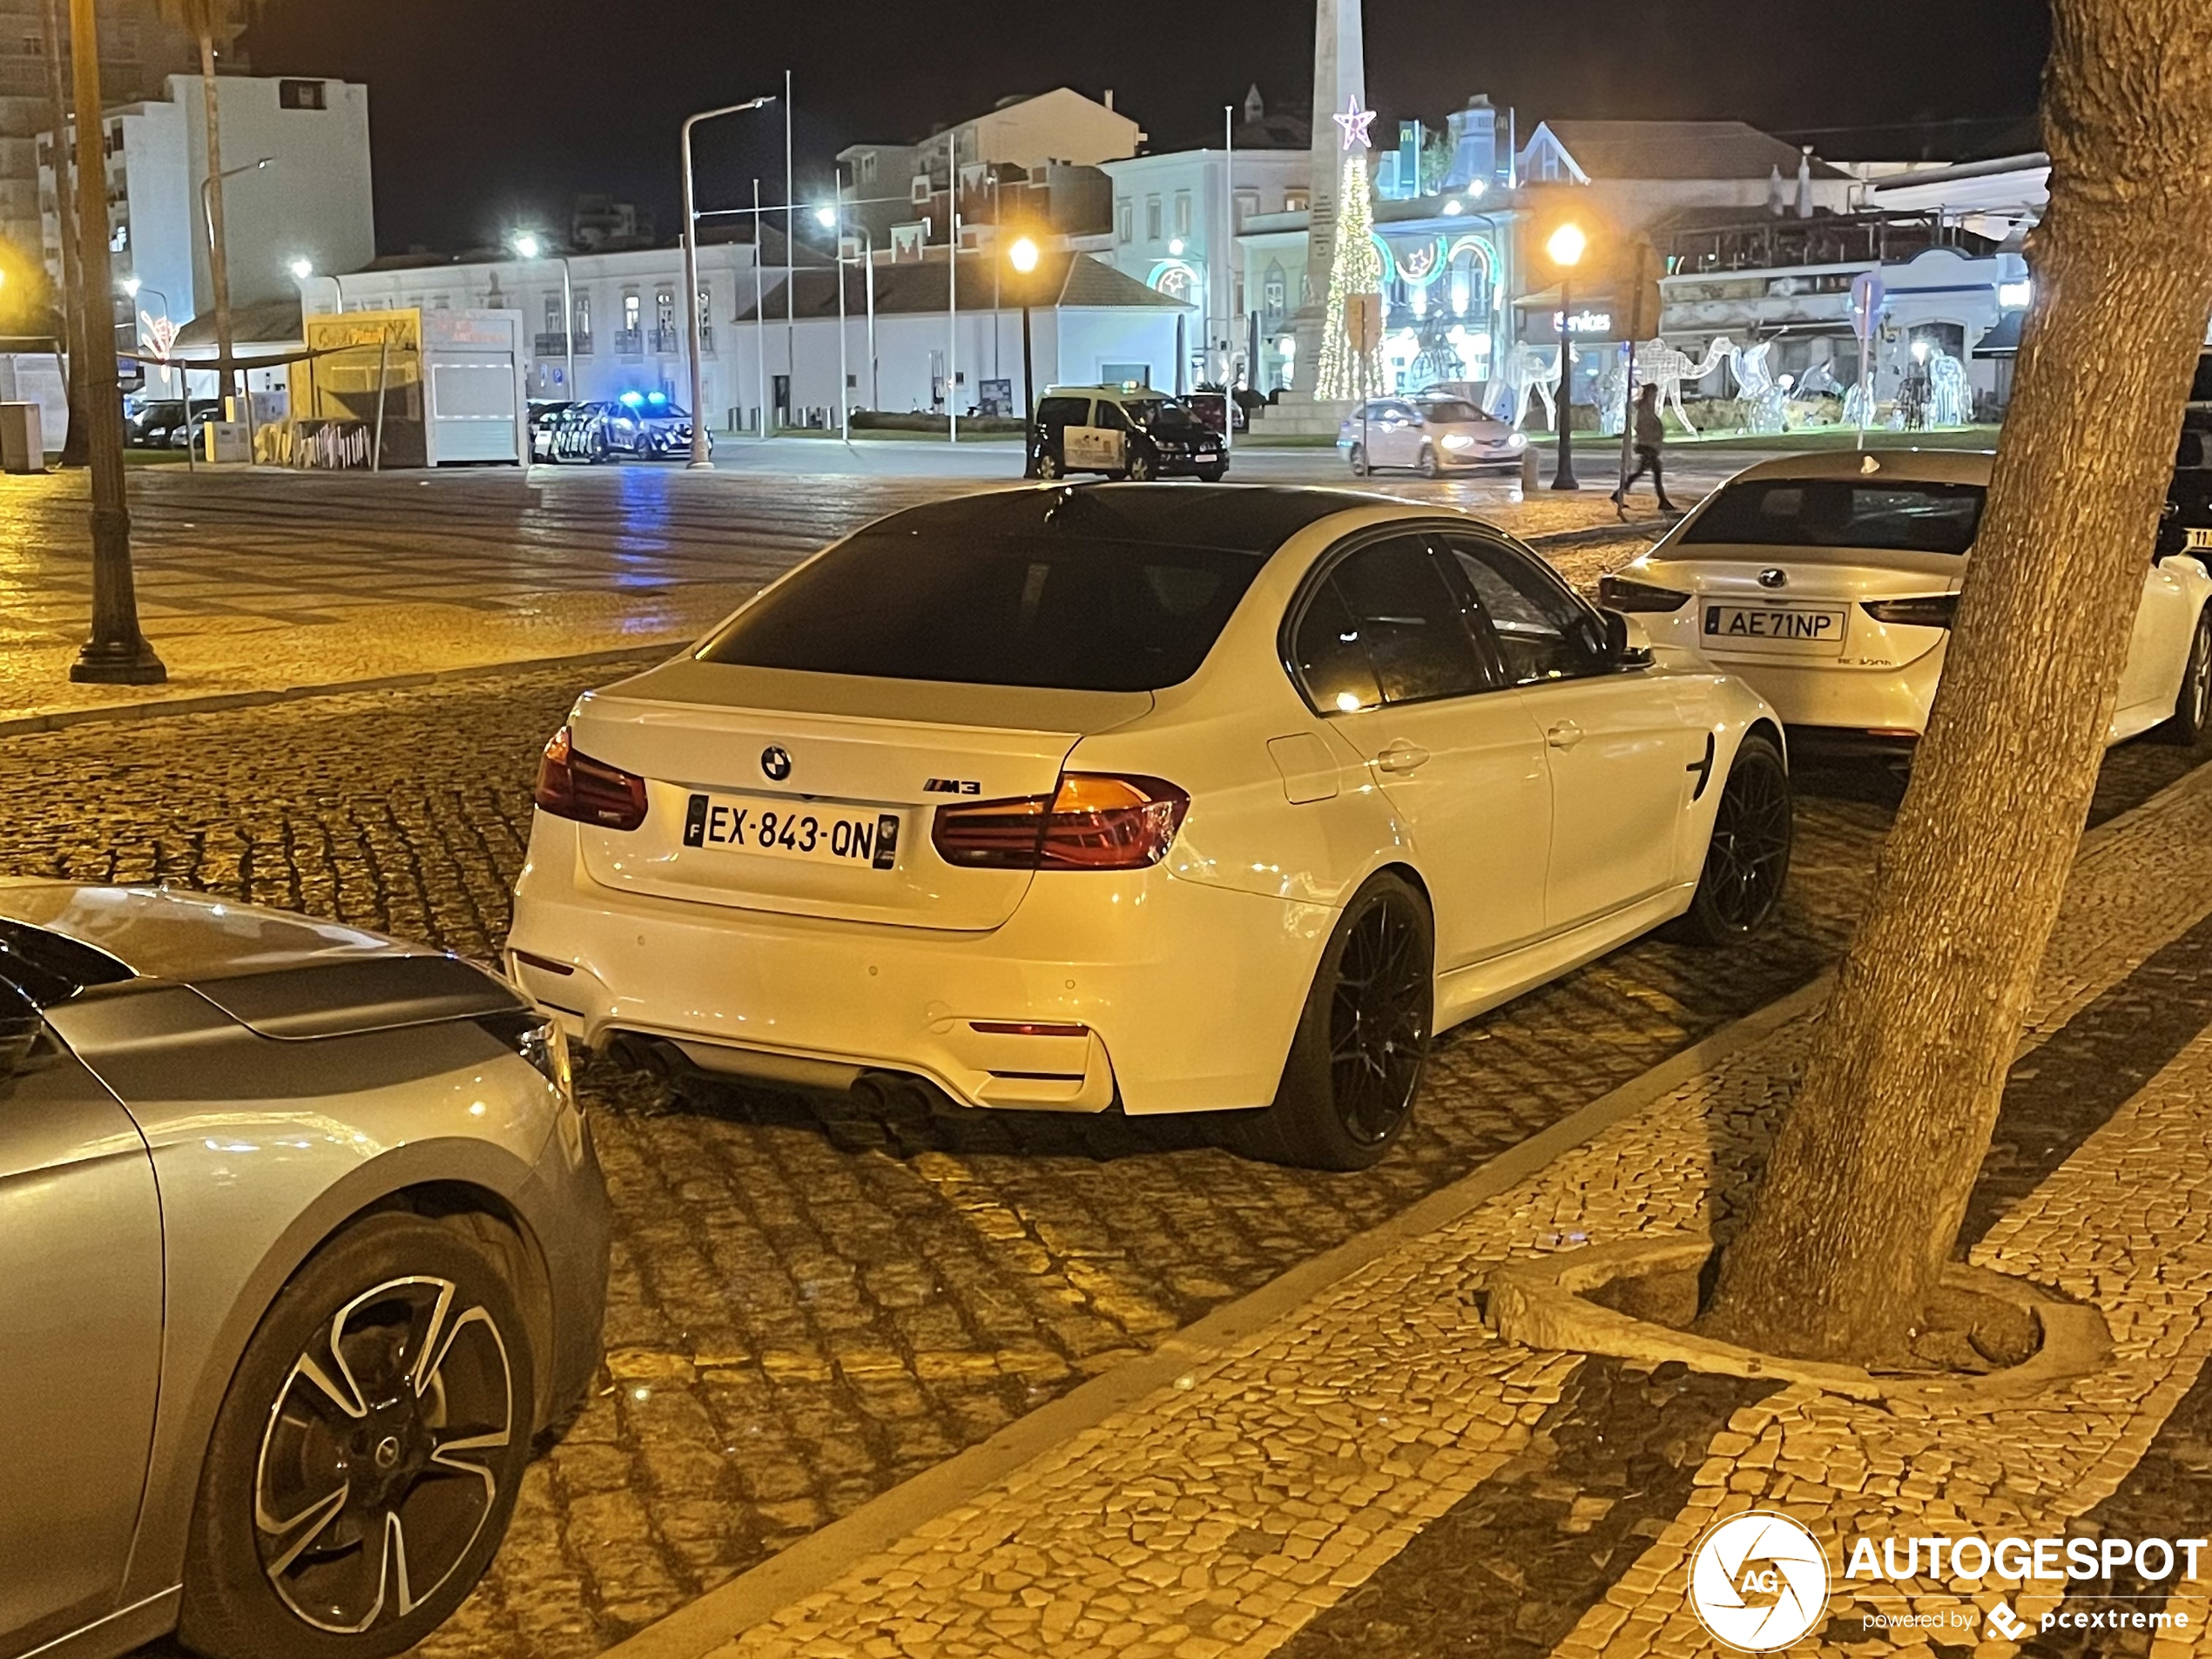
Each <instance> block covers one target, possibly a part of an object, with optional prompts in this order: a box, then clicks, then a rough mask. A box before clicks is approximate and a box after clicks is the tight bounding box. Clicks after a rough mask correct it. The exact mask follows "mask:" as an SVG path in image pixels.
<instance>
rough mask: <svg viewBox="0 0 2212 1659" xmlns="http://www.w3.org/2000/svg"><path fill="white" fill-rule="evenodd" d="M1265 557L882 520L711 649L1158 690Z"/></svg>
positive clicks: (788, 664) (709, 656) (869, 671)
mask: <svg viewBox="0 0 2212 1659" xmlns="http://www.w3.org/2000/svg"><path fill="white" fill-rule="evenodd" d="M1261 563H1262V561H1261V560H1259V559H1258V558H1255V557H1254V556H1252V555H1251V554H1249V553H1231V552H1224V551H1220V550H1216V549H1212V548H1184V547H1161V546H1157V545H1153V544H1150V543H1131V542H1119V541H1108V540H1079V539H1076V538H1072V537H1071V538H1067V539H1062V538H1060V537H1057V536H1055V537H1053V538H1052V539H1050V540H1049V541H1041V540H1037V539H1034V538H1023V539H1019V540H1016V539H1010V538H1009V539H1003V540H989V539H985V540H976V539H973V538H968V537H963V538H961V540H959V541H956V542H955V541H951V540H948V539H947V538H946V537H945V536H943V534H942V533H941V532H939V531H934V530H913V529H895V528H893V527H891V526H883V527H880V528H878V529H871V530H863V531H861V532H860V534H859V535H858V536H853V538H852V539H851V540H850V541H847V542H844V543H840V545H838V546H836V547H834V548H832V549H831V550H829V551H828V552H827V553H825V554H824V555H822V556H821V557H820V558H819V559H816V560H815V561H814V562H813V563H811V564H809V565H807V566H806V568H804V569H803V570H799V572H797V573H796V574H795V575H793V576H792V578H791V579H790V580H789V581H787V582H786V583H784V584H783V585H782V586H781V587H779V588H778V589H776V590H775V591H773V592H772V593H770V594H768V595H765V597H762V598H761V599H760V600H759V601H758V602H757V603H756V604H752V605H751V606H749V607H748V608H747V609H746V610H745V611H743V612H742V613H741V614H739V615H738V617H736V618H734V619H733V620H732V622H731V624H730V625H729V626H728V627H727V628H725V629H724V630H723V631H722V632H721V633H720V634H719V635H718V636H717V637H715V638H714V639H713V640H712V641H711V642H710V643H709V644H708V645H707V647H706V649H705V651H701V652H700V653H699V660H700V661H702V662H708V663H728V664H741V665H744V666H746V667H752V668H787V669H799V670H804V671H808V672H812V673H817V674H859V675H867V676H871V677H873V678H884V679H906V680H937V681H948V682H952V683H955V684H960V685H1025V686H1050V687H1055V688H1058V689H1061V690H1066V691H1157V690H1158V689H1159V688H1161V687H1162V686H1165V685H1177V683H1179V682H1181V681H1183V680H1186V679H1189V678H1190V676H1191V675H1193V674H1195V673H1197V671H1198V664H1201V663H1203V662H1204V661H1205V658H1206V653H1207V652H1208V651H1211V650H1212V649H1213V642H1214V640H1215V638H1216V637H1217V636H1218V635H1219V634H1220V632H1221V630H1222V627H1223V625H1224V624H1225V623H1227V622H1228V620H1229V617H1230V613H1231V612H1232V611H1233V610H1236V608H1237V603H1238V600H1240V599H1242V598H1243V597H1244V590H1245V589H1246V588H1248V587H1250V586H1251V581H1252V578H1253V577H1255V576H1256V575H1258V571H1259V568H1260V565H1261Z"/></svg>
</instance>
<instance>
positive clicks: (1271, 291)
mask: <svg viewBox="0 0 2212 1659" xmlns="http://www.w3.org/2000/svg"><path fill="white" fill-rule="evenodd" d="M1259 292H1260V303H1261V304H1262V305H1263V306H1264V307H1266V321H1265V324H1264V327H1268V328H1279V327H1282V326H1283V314H1284V312H1285V311H1286V310H1287V309H1288V308H1289V307H1290V300H1291V285H1290V280H1289V279H1288V278H1286V277H1285V275H1284V274H1283V266H1282V265H1281V263H1280V262H1279V261H1276V260H1270V261H1269V262H1268V266H1267V276H1266V278H1265V280H1263V281H1262V282H1261V284H1260V289H1259Z"/></svg>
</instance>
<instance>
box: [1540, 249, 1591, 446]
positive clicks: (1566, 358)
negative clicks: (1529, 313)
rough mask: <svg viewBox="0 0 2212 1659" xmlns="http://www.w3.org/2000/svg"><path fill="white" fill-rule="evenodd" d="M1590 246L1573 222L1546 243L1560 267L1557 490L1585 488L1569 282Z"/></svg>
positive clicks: (1549, 252) (1571, 297)
mask: <svg viewBox="0 0 2212 1659" xmlns="http://www.w3.org/2000/svg"><path fill="white" fill-rule="evenodd" d="M1588 246H1589V239H1588V237H1586V236H1584V235H1583V234H1582V228H1581V226H1579V225H1575V224H1571V223H1570V224H1566V225H1562V226H1560V227H1559V228H1558V229H1557V230H1555V231H1554V232H1553V233H1552V234H1551V240H1549V241H1548V242H1547V243H1545V244H1544V252H1545V253H1548V254H1550V255H1551V260H1552V263H1553V264H1554V265H1556V266H1558V267H1559V468H1558V470H1557V471H1555V472H1554V473H1553V475H1552V488H1553V489H1581V487H1582V486H1581V483H1580V482H1577V481H1576V479H1575V405H1574V402H1573V401H1572V399H1573V393H1574V383H1573V381H1572V380H1571V379H1570V378H1569V377H1570V376H1571V375H1572V374H1573V373H1574V368H1575V347H1574V341H1573V334H1574V327H1575V309H1574V298H1573V294H1572V293H1571V292H1570V290H1569V287H1568V281H1569V279H1570V277H1571V276H1572V274H1573V273H1574V269H1575V266H1577V265H1579V264H1581V260H1582V253H1583V250H1585V249H1586V248H1588Z"/></svg>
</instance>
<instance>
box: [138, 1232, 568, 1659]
mask: <svg viewBox="0 0 2212 1659" xmlns="http://www.w3.org/2000/svg"><path fill="white" fill-rule="evenodd" d="M487 1225H489V1224H487ZM516 1247H517V1248H519V1244H517V1246H516ZM504 1254H505V1252H503V1251H502V1252H495V1251H494V1250H493V1249H491V1248H490V1247H489V1246H488V1244H487V1243H486V1241H485V1238H483V1237H482V1236H478V1235H474V1234H472V1233H471V1232H469V1231H464V1230H463V1228H462V1224H461V1223H460V1222H459V1221H455V1222H450V1223H441V1222H436V1221H432V1220H429V1219H428V1218H426V1217H420V1216H415V1215H406V1214H396V1213H395V1214H388V1215H380V1216H374V1217H369V1218H368V1220H366V1221H364V1222H361V1223H359V1224H356V1225H354V1226H353V1227H351V1228H349V1229H347V1231H345V1232H343V1233H341V1234H340V1235H339V1236H338V1237H337V1238H335V1239H334V1240H333V1241H332V1242H331V1243H330V1244H327V1245H326V1246H325V1247H324V1248H323V1249H322V1250H321V1251H319V1252H318V1253H317V1254H316V1255H315V1256H314V1257H313V1258H310V1260H309V1261H308V1262H307V1264H305V1265H304V1266H302V1267H301V1268H300V1271H298V1272H297V1273H296V1274H294V1275H293V1278H292V1280H291V1282H290V1283H288V1284H287V1285H286V1286H285V1288H284V1290H283V1291H281V1292H280V1294H279V1296H278V1298H277V1300H276V1302H275V1304H274V1305H273V1306H272V1307H271V1308H270V1310H269V1312H268V1313H267V1314H266V1316H264V1318H263V1319H262V1322H261V1325H260V1328H259V1329H258V1330H257V1331H256V1332H254V1335H253V1340H252V1341H251V1342H250V1343H249V1344H248V1345H247V1347H246V1353H245V1355H244V1356H243V1358H242V1359H240V1361H239V1367H238V1371H237V1373H236V1374H235V1375H234V1376H233V1379H232V1382H231V1386H230V1391H229V1393H228V1394H226V1397H225V1399H224V1401H223V1406H222V1409H221V1411H220V1413H219V1415H218V1417H217V1420H216V1426H215V1432H214V1434H213V1436H212V1439H211V1440H210V1442H209V1445H208V1450H207V1455H206V1462H205V1465H204V1467H203V1473H202V1476H201V1483H200V1494H199V1504H198V1507H197V1508H196V1510H195V1512H194V1516H193V1521H192V1547H191V1551H190V1554H188V1556H187V1567H186V1578H185V1596H184V1604H183V1608H182V1613H181V1617H180V1622H179V1635H181V1636H182V1638H183V1640H184V1642H185V1645H186V1646H188V1647H191V1648H193V1649H198V1650H199V1651H201V1652H205V1653H212V1654H219V1655H222V1656H225V1659H279V1656H282V1659H293V1656H298V1659H385V1656H389V1655H393V1654H397V1653H400V1652H402V1651H404V1650H405V1649H408V1648H410V1647H412V1646H414V1645H415V1643H417V1642H420V1641H421V1640H422V1638H423V1637H424V1636H426V1635H428V1634H429V1633H430V1632H431V1631H432V1630H434V1629H436V1628H437V1627H438V1625H439V1624H441V1623H442V1622H444V1621H445V1619H446V1618H447V1617H448V1615H450V1614H451V1613H452V1612H453V1610H454V1609H455V1608H457V1607H458V1606H459V1605H460V1604H461V1602H462V1599H463V1598H464V1597H465V1596H466V1595H468V1594H469V1591H470V1590H471V1589H473V1588H475V1584H476V1581H477V1580H478V1579H479V1578H481V1577H482V1575H483V1571H484V1569H485V1568H486V1567H487V1566H489V1563H490V1561H491V1557H492V1554H493V1553H494V1552H495V1551H496V1549H497V1548H498V1547H499V1543H500V1540H501V1539H502V1536H503V1535H504V1534H505V1532H506V1529H507V1522H508V1518H509V1515H510V1514H512V1513H513V1510H514V1507H515V1500H516V1494H517V1492H518V1490H519V1488H520V1486H521V1483H522V1477H523V1469H524V1467H526V1466H527V1464H528V1462H529V1449H530V1438H531V1432H532V1419H533V1411H534V1406H535V1395H534V1394H533V1393H532V1387H533V1382H534V1371H533V1366H532V1359H533V1356H532V1354H531V1352H530V1350H529V1336H528V1333H527V1331H526V1328H525V1326H524V1324H523V1318H522V1314H521V1312H520V1308H519V1305H518V1303H517V1301H516V1292H515V1291H514V1288H513V1286H512V1285H511V1284H510V1283H509V1279H508V1278H507V1264H506V1263H505V1262H504V1261H503V1260H502V1256H503V1255H504Z"/></svg>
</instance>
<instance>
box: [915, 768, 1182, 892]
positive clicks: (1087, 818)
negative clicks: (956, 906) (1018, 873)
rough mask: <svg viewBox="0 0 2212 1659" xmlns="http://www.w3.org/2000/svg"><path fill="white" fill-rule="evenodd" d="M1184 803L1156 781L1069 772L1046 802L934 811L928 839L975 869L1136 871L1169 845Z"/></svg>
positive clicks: (943, 854)
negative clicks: (933, 819) (934, 816)
mask: <svg viewBox="0 0 2212 1659" xmlns="http://www.w3.org/2000/svg"><path fill="white" fill-rule="evenodd" d="M1189 811H1190V796H1189V795H1187V794H1185V793H1184V792H1183V791H1182V790H1180V789H1177V787H1176V786H1174V785H1173V784H1170V783H1163V781H1161V780H1160V779H1157V778H1136V777H1119V776H1115V775H1112V774H1109V773H1105V772H1068V773H1065V774H1063V775H1062V778H1061V779H1060V786H1059V787H1058V788H1057V789H1055V791H1054V792H1052V793H1051V794H1049V795H1027V796H1023V797H1021V798H1020V799H1015V800H985V801H977V802H974V804H972V805H967V806H940V807H939V808H938V809H937V819H936V822H935V823H934V825H933V826H931V828H930V833H929V839H930V841H931V843H932V844H933V845H934V846H935V847H936V849H937V854H938V856H939V857H940V858H941V859H943V860H945V862H946V863H948V864H957V865H961V866H963V867H967V868H968V869H977V870H1142V869H1143V868H1145V867H1148V866H1150V865H1154V864H1157V863H1158V862H1159V861H1160V860H1162V859H1163V858H1165V857H1166V856H1167V853H1168V848H1169V847H1170V846H1173V845H1174V844H1175V833H1176V831H1177V830H1178V829H1180V828H1181V827H1182V826H1183V818H1184V813H1188V812H1189Z"/></svg>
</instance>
